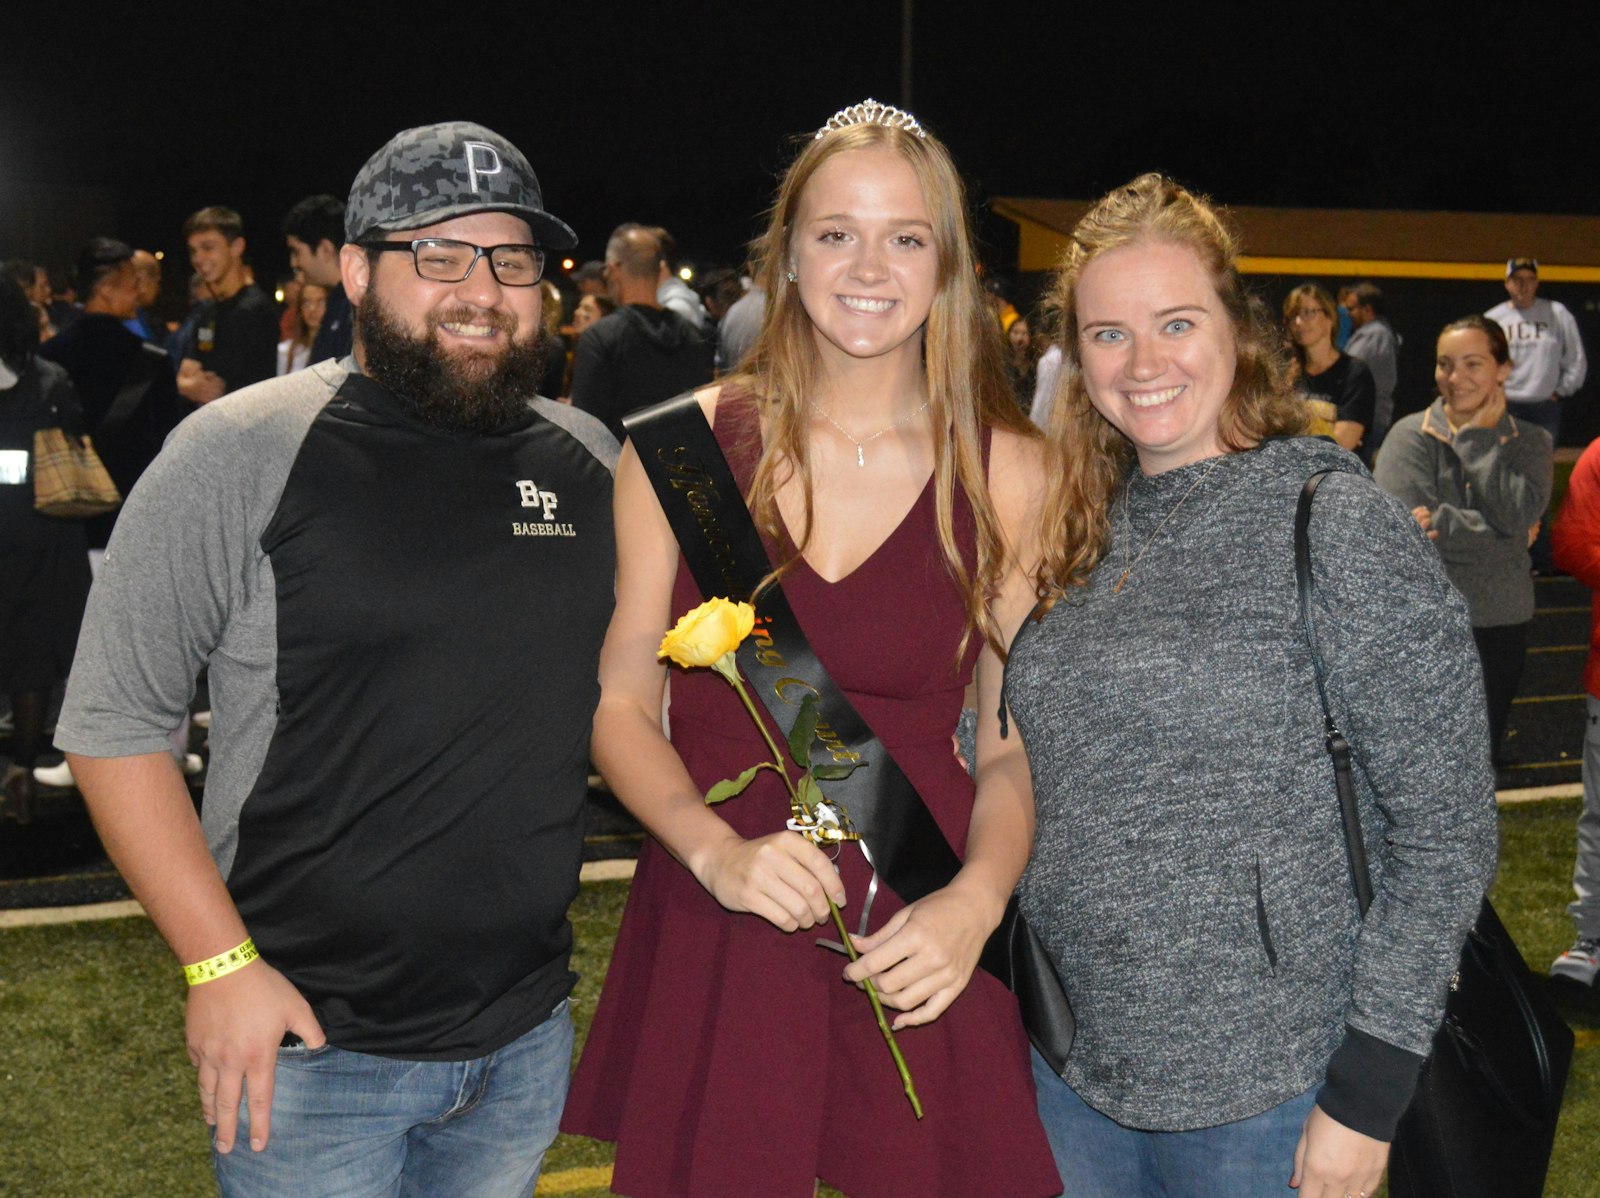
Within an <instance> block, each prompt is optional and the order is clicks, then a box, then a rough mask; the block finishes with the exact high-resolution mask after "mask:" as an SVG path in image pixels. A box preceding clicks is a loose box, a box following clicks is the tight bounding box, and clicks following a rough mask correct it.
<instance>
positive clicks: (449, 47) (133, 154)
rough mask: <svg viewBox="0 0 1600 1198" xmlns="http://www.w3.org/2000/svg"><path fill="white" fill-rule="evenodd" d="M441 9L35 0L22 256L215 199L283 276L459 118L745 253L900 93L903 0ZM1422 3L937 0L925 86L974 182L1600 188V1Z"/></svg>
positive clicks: (14, 131) (0, 142) (7, 151)
mask: <svg viewBox="0 0 1600 1198" xmlns="http://www.w3.org/2000/svg"><path fill="white" fill-rule="evenodd" d="M230 7H231V6H230ZM431 7H432V8H435V9H437V11H438V13H439V14H440V15H438V16H436V17H434V18H432V19H429V20H423V19H420V18H417V17H406V16H403V15H402V13H403V11H404V10H402V8H401V7H400V6H391V7H389V8H386V9H376V10H370V12H369V10H366V9H362V10H361V12H362V13H363V14H364V15H362V16H359V17H357V16H354V15H350V14H352V13H353V12H354V11H355V10H352V9H350V8H349V7H347V6H339V5H328V4H324V5H311V4H304V5H302V4H295V5H274V6H267V5H261V6H258V11H257V12H256V13H255V14H253V15H252V16H251V17H250V18H249V19H248V20H245V21H235V20H219V18H218V17H217V15H216V14H217V12H218V11H219V10H218V8H216V7H205V8H201V7H195V8H193V9H192V10H191V9H188V8H186V7H185V6H181V5H148V4H147V5H144V6H141V7H134V6H128V7H124V8H119V9H118V10H117V11H115V12H114V13H113V12H111V11H110V10H109V6H103V5H99V4H96V5H87V4H65V5H55V6H51V5H49V4H48V3H46V4H38V3H35V4H32V5H29V6H28V7H27V8H26V9H23V8H21V7H20V6H19V7H18V10H17V12H16V13H14V14H13V16H12V19H11V20H10V21H8V25H12V26H13V28H11V29H9V30H8V33H7V39H6V44H5V49H4V51H3V58H4V67H3V69H0V255H4V256H11V255H19V254H20V255H34V256H39V257H44V258H51V257H53V256H59V257H65V256H68V255H70V253H71V247H75V246H76V245H77V244H78V243H79V242H80V241H81V240H82V239H83V238H85V237H87V236H89V235H92V234H98V233H110V234H113V235H116V236H120V237H122V238H124V239H125V240H128V241H131V242H134V243H135V244H138V245H143V246H148V247H150V248H155V249H165V250H167V251H168V252H169V255H171V254H172V252H173V251H177V250H179V249H181V244H180V236H179V226H180V224H181V222H182V220H183V218H184V216H185V215H187V214H188V213H189V212H190V211H192V210H194V209H196V208H198V207H201V206H202V205H204V204H208V203H223V204H228V205H230V206H233V207H236V208H238V209H239V210H240V211H241V212H243V213H244V216H245V221H246V235H247V238H249V240H250V243H251V252H252V257H253V258H254V260H255V261H256V264H257V268H258V273H259V274H261V275H262V276H264V280H265V278H270V277H272V276H274V275H276V274H277V273H278V272H280V271H281V270H282V269H283V267H284V253H283V249H282V238H281V236H279V233H278V227H279V222H280V220H281V217H282V215H283V212H284V210H285V209H286V208H287V207H288V206H289V205H290V204H291V203H293V202H294V201H295V200H297V199H299V198H300V197H301V196H304V195H307V194H310V193H312V192H319V191H328V192H333V193H334V194H338V195H341V196H342V195H343V194H344V193H345V192H346V191H347V190H348V188H349V183H350V180H351V178H352V177H353V176H354V174H355V172H356V170H357V168H358V167H359V166H360V165H361V163H362V162H363V161H364V160H365V158H366V157H367V156H368V155H369V154H370V153H371V152H372V151H373V150H375V149H376V148H377V147H378V146H379V145H381V144H382V143H383V142H384V141H385V140H386V139H387V138H388V137H389V136H390V135H391V134H392V133H394V132H395V131H396V130H398V129H400V128H403V127H406V126H409V125H416V124H424V123H428V122H431V121H436V120H442V119H450V118H466V119H472V120H477V121H480V122H482V123H484V124H487V125H489V126H490V127H491V128H494V129H496V130H497V131H499V132H501V133H503V134H505V135H506V136H508V137H509V138H511V140H512V141H514V142H515V143H516V144H518V145H519V146H520V147H521V148H522V149H523V150H524V151H525V152H526V153H527V154H528V156H529V158H530V159H531V160H532V162H533V164H534V167H535V169H536V170H537V171H538V173H539V176H540V179H541V181H542V182H543V184H544V188H545V194H546V202H547V205H548V206H549V207H550V209H551V210H552V211H554V212H555V213H556V214H558V215H560V216H562V217H563V218H565V219H566V220H567V221H568V222H569V223H571V224H572V225H573V226H574V227H575V228H576V229H577V230H578V233H579V236H580V238H581V239H582V244H581V246H580V248H579V250H578V257H579V258H580V259H582V258H587V257H598V256H599V255H600V253H601V251H602V249H603V246H604V242H605V238H606V235H607V233H608V232H609V231H610V229H611V228H612V227H613V226H614V225H616V224H618V223H619V222H621V221H623V220H629V219H638V220H642V221H645V222H647V223H660V224H664V225H666V226H667V227H669V228H670V229H672V230H673V232H674V233H676V234H677V236H678V238H679V241H680V243H681V247H682V249H683V251H684V254H685V256H686V257H688V258H691V259H694V260H697V261H699V262H702V263H714V262H728V263H732V262H736V261H737V260H738V259H739V257H740V256H741V252H742V247H743V244H744V242H745V241H746V240H747V239H748V238H749V237H750V236H751V234H752V233H753V232H754V230H755V228H756V227H757V222H758V214H759V213H760V211H761V209H762V208H763V207H764V206H765V205H766V203H767V202H768V201H769V200H770V198H771V192H772V188H773V182H774V177H775V174H776V172H777V171H778V170H779V168H780V167H781V165H782V163H783V162H784V160H785V158H786V156H787V154H788V152H789V144H790V143H789V141H788V138H789V137H790V135H792V134H794V133H797V132H801V131H805V130H813V129H815V128H816V127H817V126H818V125H819V124H821V123H822V121H823V120H824V119H825V118H826V117H827V116H828V115H829V114H831V113H832V112H833V111H835V110H836V109H837V108H839V107H841V106H843V105H845V104H847V103H851V102H854V101H856V100H859V99H862V98H864V97H866V96H868V95H872V96H875V97H877V98H878V99H880V100H883V101H887V102H898V101H900V100H901V99H902V97H901V94H900V21H901V11H900V5H899V4H898V3H897V2H895V0H889V2H887V3H857V4H849V3H844V2H839V3H832V4H810V3H794V4H784V5H771V4H767V3H762V2H760V0H746V2H745V3H742V4H729V3H707V4H692V3H679V4H657V5H635V4H624V3H615V2H610V3H608V2H604V0H589V2H588V3H584V4H573V5H556V4H549V3H533V4H521V5H515V6H511V5H507V6H493V5H491V6H482V5H479V6H469V5H459V6H457V5H451V4H441V5H435V6H431ZM1403 7H1404V8H1409V7H1411V6H1404V5H1399V4H1395V5H1389V6H1385V8H1386V9H1387V10H1389V15H1384V13H1385V8H1373V9H1371V10H1368V9H1364V8H1356V7H1349V6H1345V7H1338V6H1334V5H1318V6H1315V7H1313V6H1310V5H1302V4H1294V5H1291V4H1280V5H1278V6H1275V7H1264V6H1263V7H1255V6H1249V5H1212V6H1201V5H1189V6H1184V7H1176V6H1173V7H1168V6H1156V5H1147V4H1133V3H1123V4H1113V3H1101V4H1070V3H1062V4H1049V5H1043V4H1040V5H1035V4H1010V5H1003V6H994V7H992V8H991V7H988V6H985V8H984V9H983V10H981V11H984V12H992V13H994V14H997V15H994V16H987V17H984V16H979V15H977V12H978V11H979V10H977V9H975V8H972V7H971V6H959V7H958V6H956V5H953V4H951V5H941V6H937V7H936V6H935V5H934V4H933V3H931V2H930V0H918V2H917V5H916V12H915V24H916V35H915V57H914V74H913V97H912V101H913V104H912V106H913V108H914V110H915V111H916V113H917V115H918V116H919V117H921V118H922V120H923V121H924V123H925V124H927V125H928V126H929V127H930V128H932V129H933V130H934V131H935V132H937V133H938V134H940V136H942V137H943V138H944V139H945V141H946V142H947V143H948V144H949V145H950V147H951V149H952V151H953V152H954V154H955V156H956V159H957V162H958V163H959V164H960V165H961V167H962V168H963V170H964V172H965V173H966V175H967V177H968V179H969V181H970V183H971V186H972V189H973V193H974V198H975V200H976V201H978V202H980V203H981V201H982V200H983V199H984V198H985V197H987V196H990V195H1038V196H1070V197H1091V196H1093V195H1097V194H1099V193H1100V192H1102V191H1104V190H1105V189H1106V188H1108V187H1110V186H1112V185H1115V184H1116V183H1119V182H1122V181H1123V180H1125V179H1127V178H1129V177H1131V176H1132V175H1134V174H1137V173H1138V172H1140V171H1143V170H1147V169H1151V168H1157V169H1162V170H1166V171H1168V172H1170V173H1173V174H1175V175H1177V176H1178V177H1179V178H1180V179H1183V180H1184V181H1185V182H1188V183H1190V184H1191V185H1193V186H1197V187H1199V188H1201V189H1203V190H1205V191H1208V192H1210V193H1211V194H1212V195H1214V196H1215V197H1216V198H1218V199H1219V200H1222V201H1225V202H1232V203H1239V204H1281V205H1291V206H1330V207H1396V208H1448V209H1465V210H1484V211H1515V212H1556V213H1560V212H1569V213H1600V185H1597V183H1596V180H1597V179H1600V169H1597V167H1600V163H1597V156H1600V155H1597V149H1596V147H1597V146H1600V139H1597V137H1596V133H1595V128H1594V125H1595V120H1596V111H1595V110H1596V102H1595V98H1594V97H1595V93H1596V90H1597V89H1596V85H1595V82H1594V81H1595V80H1596V78H1600V74H1597V62H1600V36H1597V33H1600V23H1597V20H1596V17H1595V16H1594V15H1593V14H1594V12H1595V10H1596V8H1597V6H1595V5H1592V4H1585V5H1581V6H1580V5H1553V6H1552V5H1544V6H1535V5H1504V6H1502V7H1501V8H1500V9H1499V10H1497V11H1499V12H1502V13H1504V14H1505V15H1506V21H1505V23H1502V24H1500V25H1498V26H1495V25H1491V24H1489V23H1488V22H1485V21H1473V20H1469V19H1468V18H1466V17H1464V16H1444V17H1441V16H1437V15H1427V14H1418V15H1414V16H1406V17H1395V16H1394V15H1392V13H1393V10H1396V9H1400V8H1403ZM1427 7H1428V9H1430V10H1432V12H1434V13H1437V12H1439V11H1441V10H1444V9H1445V8H1446V6H1441V5H1429V6H1427ZM421 11H426V9H423V10H421ZM457 11H459V12H460V14H461V15H460V16H459V17H453V16H451V15H449V14H453V13H455V12H457ZM24 13H26V14H27V15H26V16H25V17H24V15H23V14H24ZM191 13H192V14H194V15H190V14H191ZM485 13H487V14H489V15H484V14H485ZM955 13H960V14H962V15H959V16H957V15H946V14H955ZM1580 13H1581V14H1583V15H1579V14H1580ZM201 14H204V15H201ZM24 20H26V21H29V22H32V28H31V29H22V30H19V29H17V28H15V26H16V25H19V24H21V23H22V22H23V21H24ZM83 189H89V191H88V192H87V193H85V191H84V190H83ZM86 194H87V196H88V198H87V199H85V198H84V197H85V195H86ZM91 224H92V225H95V226H99V225H102V224H110V225H111V226H112V227H109V228H102V227H82V226H85V225H91ZM984 228H985V230H986V233H987V234H988V238H989V241H990V253H991V255H992V256H993V257H996V258H997V259H1003V257H1004V253H1005V248H1006V247H1005V244H1004V242H1005V233H1004V226H1003V223H999V222H995V221H992V220H991V221H986V222H984ZM19 243H20V244H19ZM63 247H66V248H63Z"/></svg>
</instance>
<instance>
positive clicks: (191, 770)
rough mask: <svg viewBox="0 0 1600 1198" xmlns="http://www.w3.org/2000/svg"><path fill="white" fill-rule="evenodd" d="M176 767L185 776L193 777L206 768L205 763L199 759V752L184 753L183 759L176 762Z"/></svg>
mask: <svg viewBox="0 0 1600 1198" xmlns="http://www.w3.org/2000/svg"><path fill="white" fill-rule="evenodd" d="M178 768H179V769H180V770H182V771H183V776H184V777H185V778H193V777H194V776H195V775H196V774H198V773H199V772H200V771H201V770H203V769H205V768H206V763H205V762H203V761H201V760H200V754H198V753H185V754H184V755H183V760H182V761H180V762H178Z"/></svg>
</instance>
